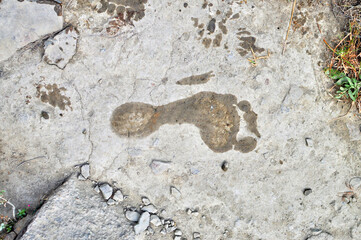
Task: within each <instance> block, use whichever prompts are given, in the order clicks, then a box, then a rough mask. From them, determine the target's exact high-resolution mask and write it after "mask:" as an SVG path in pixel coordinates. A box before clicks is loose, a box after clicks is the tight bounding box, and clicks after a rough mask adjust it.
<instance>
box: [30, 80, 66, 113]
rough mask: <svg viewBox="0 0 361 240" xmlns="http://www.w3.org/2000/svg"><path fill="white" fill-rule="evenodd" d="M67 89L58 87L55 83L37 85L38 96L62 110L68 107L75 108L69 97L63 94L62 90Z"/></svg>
mask: <svg viewBox="0 0 361 240" xmlns="http://www.w3.org/2000/svg"><path fill="white" fill-rule="evenodd" d="M65 91H66V88H64V87H61V88H58V86H57V84H55V83H54V84H47V85H41V84H39V85H37V86H36V97H37V98H39V99H40V100H41V101H42V102H44V103H48V104H50V105H51V106H53V107H54V108H55V107H58V108H60V109H61V110H65V108H66V107H69V108H70V110H73V108H72V107H71V102H70V99H69V97H67V96H64V95H62V92H65Z"/></svg>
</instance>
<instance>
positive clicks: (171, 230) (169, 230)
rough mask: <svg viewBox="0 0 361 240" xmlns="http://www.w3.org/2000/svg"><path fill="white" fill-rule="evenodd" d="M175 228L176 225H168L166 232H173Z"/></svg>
mask: <svg viewBox="0 0 361 240" xmlns="http://www.w3.org/2000/svg"><path fill="white" fill-rule="evenodd" d="M176 229H177V228H176V227H169V228H167V229H166V231H167V233H171V232H174V231H175V230H176Z"/></svg>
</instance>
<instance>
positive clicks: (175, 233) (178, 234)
mask: <svg viewBox="0 0 361 240" xmlns="http://www.w3.org/2000/svg"><path fill="white" fill-rule="evenodd" d="M174 235H175V236H182V231H181V230H180V229H177V230H175V231H174Z"/></svg>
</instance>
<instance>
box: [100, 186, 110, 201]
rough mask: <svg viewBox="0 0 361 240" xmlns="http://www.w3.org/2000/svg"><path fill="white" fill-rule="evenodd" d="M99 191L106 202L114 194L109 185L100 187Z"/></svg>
mask: <svg viewBox="0 0 361 240" xmlns="http://www.w3.org/2000/svg"><path fill="white" fill-rule="evenodd" d="M99 189H100V192H101V193H102V195H103V197H104V199H105V200H108V199H109V198H110V197H111V196H112V194H113V188H112V187H111V186H110V185H109V184H108V183H104V184H102V185H100V186H99Z"/></svg>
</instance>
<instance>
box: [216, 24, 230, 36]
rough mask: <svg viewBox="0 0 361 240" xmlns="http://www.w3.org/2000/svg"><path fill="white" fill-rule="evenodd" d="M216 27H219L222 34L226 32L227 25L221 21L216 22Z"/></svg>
mask: <svg viewBox="0 0 361 240" xmlns="http://www.w3.org/2000/svg"><path fill="white" fill-rule="evenodd" d="M218 27H219V29H221V31H222V33H223V34H227V33H228V30H227V27H226V26H225V25H224V23H223V22H219V23H218Z"/></svg>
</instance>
